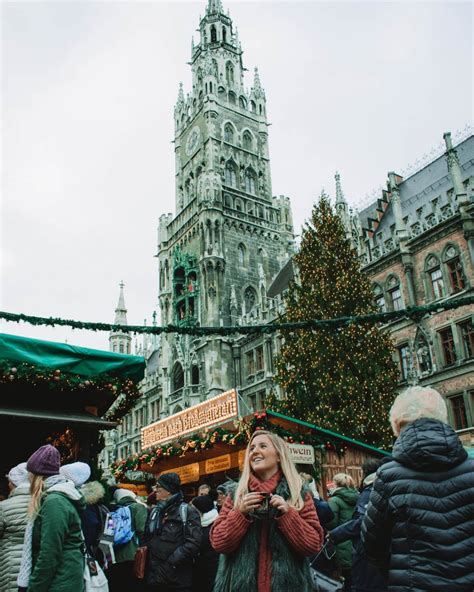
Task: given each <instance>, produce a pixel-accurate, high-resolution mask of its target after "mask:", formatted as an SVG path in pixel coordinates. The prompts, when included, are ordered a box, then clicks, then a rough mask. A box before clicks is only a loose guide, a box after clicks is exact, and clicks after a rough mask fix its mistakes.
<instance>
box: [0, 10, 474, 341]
mask: <svg viewBox="0 0 474 592" xmlns="http://www.w3.org/2000/svg"><path fill="white" fill-rule="evenodd" d="M223 3H224V7H225V8H226V9H227V8H228V9H229V10H230V16H231V17H232V19H233V21H234V26H235V25H237V27H238V30H239V36H240V40H241V42H242V48H243V50H244V56H243V59H244V65H245V66H246V67H247V68H248V69H249V72H248V73H247V75H248V78H247V84H248V86H250V84H251V81H252V72H253V68H254V66H258V68H259V71H260V77H261V81H262V84H263V86H264V88H265V91H266V96H267V113H268V118H269V121H270V122H271V127H270V133H269V143H270V155H271V168H272V181H273V192H274V194H286V195H289V196H290V197H291V199H292V204H293V213H294V221H295V229H296V232H297V233H299V229H300V227H301V224H302V222H303V221H304V219H305V218H307V217H308V215H309V213H310V211H311V206H312V204H313V202H314V200H315V198H316V197H317V196H318V195H319V193H320V191H321V189H322V188H323V187H324V188H325V189H326V191H328V192H329V193H330V194H331V195H334V173H335V171H336V170H338V171H339V172H340V174H341V178H342V184H343V189H344V192H345V194H346V197H347V199H348V201H349V203H350V204H354V205H355V204H357V203H359V202H360V200H363V199H364V196H365V195H366V194H367V193H368V192H370V191H372V190H373V189H374V188H375V187H377V186H379V185H381V184H383V183H384V182H385V179H386V174H387V172H388V171H389V170H395V171H401V170H402V169H404V168H406V166H407V165H408V164H410V163H412V162H414V161H416V160H417V159H418V158H419V157H421V156H422V155H423V154H424V153H426V152H429V151H430V150H431V149H432V148H433V147H434V146H435V145H437V144H439V142H440V141H442V136H443V132H445V131H449V130H450V131H453V132H454V131H455V130H458V129H461V128H464V126H465V125H466V124H467V123H471V121H472V102H473V90H472V41H473V40H472V30H473V29H472V26H473V19H472V5H471V3H468V2H433V3H428V2H424V3H415V2H396V3H391V2H380V1H377V2H334V1H331V2H296V1H295V0H291V2H274V1H272V2H254V1H246V2H244V1H240V2H229V1H226V0H224V2H223ZM205 4H206V0H194V1H192V2H179V1H174V2H154V1H148V2H113V1H111V2H107V1H104V2H78V1H69V2H66V1H65V2H21V1H18V2H3V3H2V5H1V10H2V81H1V82H2V84H1V91H2V92H1V99H2V124H3V126H2V127H3V132H2V159H1V164H2V168H3V178H2V208H1V214H2V278H1V287H2V298H1V308H2V309H3V310H7V311H10V312H21V313H25V314H31V315H37V316H48V317H49V316H59V317H63V318H72V319H77V320H89V321H103V322H113V320H114V309H115V306H116V303H117V299H118V294H119V288H118V284H119V282H120V281H121V280H123V281H124V282H125V300H126V304H127V307H128V321H129V323H131V324H132V323H133V324H142V323H143V320H144V318H147V319H148V322H150V319H151V315H152V312H153V310H155V309H156V307H157V284H158V282H157V261H156V259H155V258H154V254H155V253H156V228H157V223H158V217H159V216H160V215H161V214H162V213H166V212H173V211H174V156H173V146H172V144H171V141H172V139H173V132H174V129H173V107H174V104H175V101H176V97H177V92H178V84H179V81H183V83H184V89H185V92H187V91H189V90H190V83H191V72H190V68H189V66H188V65H186V62H187V61H188V60H189V59H190V50H191V36H192V35H194V36H195V40H196V41H197V40H198V34H197V33H196V31H195V30H196V28H197V26H198V18H199V15H200V14H203V13H204V10H205ZM1 330H2V331H3V332H6V333H17V334H21V335H27V336H30V337H36V338H39V339H52V340H56V341H65V340H67V341H68V342H69V343H73V344H77V345H83V346H87V347H96V348H102V349H107V348H108V335H107V334H106V333H90V332H86V331H74V332H72V331H70V330H68V329H65V328H57V329H47V328H40V327H33V326H30V325H24V324H22V325H18V324H12V323H3V324H2V329H1Z"/></svg>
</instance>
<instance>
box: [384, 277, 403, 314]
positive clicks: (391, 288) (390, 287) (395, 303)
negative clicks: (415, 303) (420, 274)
mask: <svg viewBox="0 0 474 592" xmlns="http://www.w3.org/2000/svg"><path fill="white" fill-rule="evenodd" d="M387 292H388V296H389V306H390V309H391V310H401V309H402V308H403V297H402V286H401V284H400V280H399V279H398V277H397V276H395V275H391V276H389V278H388V280H387Z"/></svg>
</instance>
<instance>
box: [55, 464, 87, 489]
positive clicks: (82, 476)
mask: <svg viewBox="0 0 474 592" xmlns="http://www.w3.org/2000/svg"><path fill="white" fill-rule="evenodd" d="M59 474H60V475H62V476H63V477H64V478H65V479H69V481H72V482H73V483H74V485H75V486H76V487H80V486H81V485H84V483H85V482H86V481H87V479H89V477H90V476H91V468H90V466H89V465H88V464H87V463H84V462H75V463H71V464H69V465H63V466H62V467H61V468H60V469H59Z"/></svg>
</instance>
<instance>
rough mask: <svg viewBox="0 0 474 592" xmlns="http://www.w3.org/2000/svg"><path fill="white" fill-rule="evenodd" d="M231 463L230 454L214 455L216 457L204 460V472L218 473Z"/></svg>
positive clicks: (225, 469)
mask: <svg viewBox="0 0 474 592" xmlns="http://www.w3.org/2000/svg"><path fill="white" fill-rule="evenodd" d="M231 464H232V463H231V459H230V454H223V455H222V456H216V458H210V459H209V460H206V464H205V471H206V474H212V473H220V472H221V471H227V470H228V469H230V467H231Z"/></svg>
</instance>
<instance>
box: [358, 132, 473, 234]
mask: <svg viewBox="0 0 474 592" xmlns="http://www.w3.org/2000/svg"><path fill="white" fill-rule="evenodd" d="M456 152H457V154H458V157H459V162H460V165H461V171H463V172H464V171H466V170H467V169H468V168H470V167H471V166H473V165H474V136H470V137H469V138H467V139H466V140H464V141H463V142H461V143H460V144H458V145H457V146H456ZM452 186H453V183H452V180H451V177H450V175H449V173H448V165H447V163H446V157H445V155H442V156H440V157H438V158H436V159H435V160H433V161H432V162H430V163H429V164H428V165H426V166H425V167H424V168H423V169H421V170H420V171H418V172H417V173H414V174H413V175H411V176H410V177H408V178H407V179H405V180H403V181H402V182H401V183H400V184H399V188H400V201H401V206H402V212H403V218H404V219H407V230H410V226H411V225H412V224H414V223H415V222H417V221H418V220H421V221H424V220H425V218H426V216H428V215H429V214H431V213H432V212H433V211H434V207H433V204H432V200H434V199H436V198H438V202H437V210H438V211H439V210H441V209H442V208H443V207H444V206H447V205H449V204H451V205H452V206H453V207H454V209H457V204H456V203H453V202H454V200H453V202H451V201H450V200H449V197H448V191H449V190H450V189H451V188H452ZM420 208H422V209H421V211H419V210H420ZM417 210H418V211H417ZM359 217H360V220H361V223H362V227H363V228H364V229H370V228H371V227H375V228H374V230H375V233H376V234H379V233H381V235H382V240H387V239H388V238H390V237H391V231H390V227H391V226H393V225H394V224H395V219H394V216H393V211H392V208H391V206H390V194H389V193H388V192H387V191H383V192H382V193H381V195H380V198H379V199H378V200H377V201H376V202H375V203H373V204H371V205H370V206H368V207H366V208H365V209H364V210H362V211H361V212H360V213H359ZM371 220H377V221H378V224H374V223H373V222H371Z"/></svg>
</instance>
